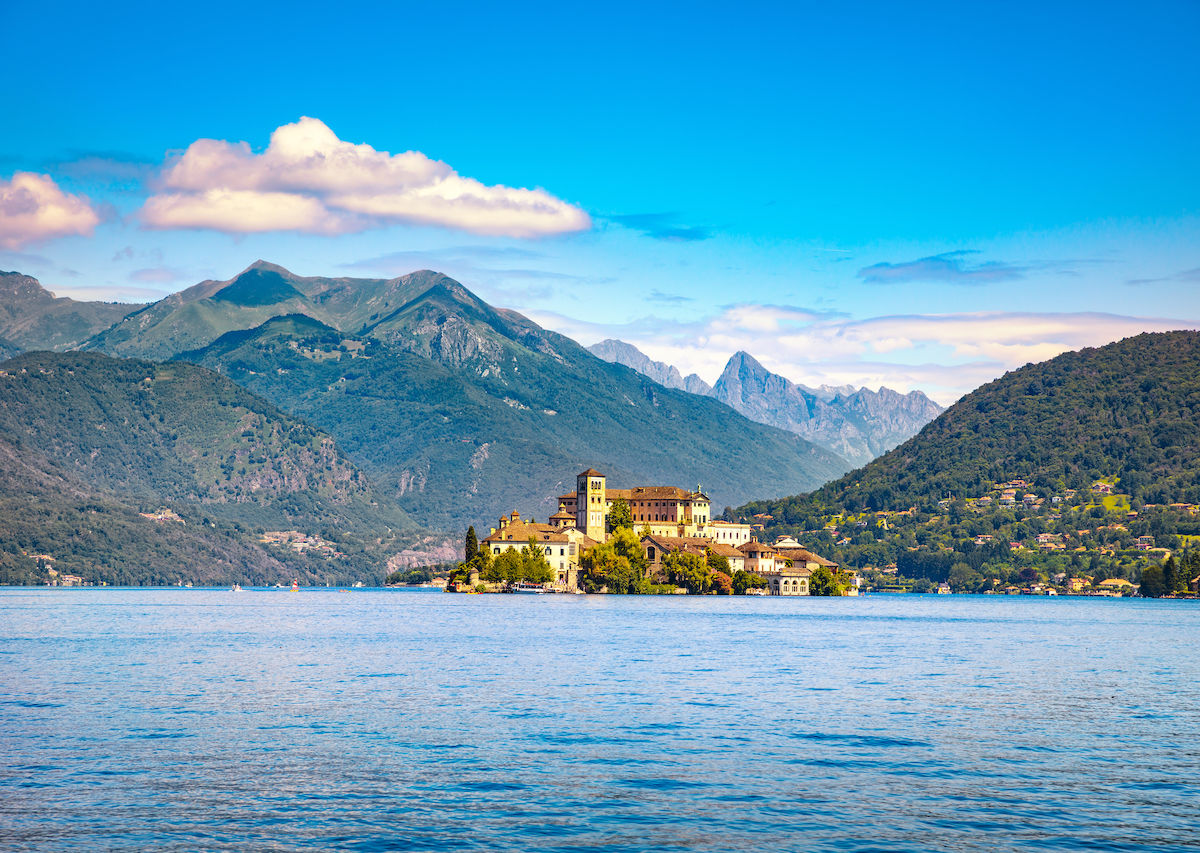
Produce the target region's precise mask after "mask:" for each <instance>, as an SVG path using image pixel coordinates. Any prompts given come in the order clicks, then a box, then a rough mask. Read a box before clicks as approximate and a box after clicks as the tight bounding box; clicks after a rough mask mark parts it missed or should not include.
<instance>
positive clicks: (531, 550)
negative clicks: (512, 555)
mask: <svg viewBox="0 0 1200 853" xmlns="http://www.w3.org/2000/svg"><path fill="white" fill-rule="evenodd" d="M519 580H524V581H529V582H530V583H549V582H550V581H552V580H554V570H553V569H552V568H550V562H549V561H548V560H547V559H546V552H545V549H544V548H543V547H542V546H541V545H540V544H538V541H537V539H535V538H533V537H532V536H531V537H529V544H528V545H526V546H525V547H524V548H522V549H521V577H520V578H519Z"/></svg>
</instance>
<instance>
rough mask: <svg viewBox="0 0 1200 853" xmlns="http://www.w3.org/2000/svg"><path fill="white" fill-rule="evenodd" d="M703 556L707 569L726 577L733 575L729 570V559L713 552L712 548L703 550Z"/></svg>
mask: <svg viewBox="0 0 1200 853" xmlns="http://www.w3.org/2000/svg"><path fill="white" fill-rule="evenodd" d="M704 555H705V557H706V558H707V560H708V567H709V568H710V569H712V570H713V571H714V572H722V573H724V574H726V575H730V576H732V575H733V571H732V570H731V569H730V568H729V558H728V557H723V556H721V555H720V554H718V553H716V552H714V551H713V549H712V548H705V549H704Z"/></svg>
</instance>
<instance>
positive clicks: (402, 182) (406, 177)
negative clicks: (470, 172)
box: [141, 117, 592, 237]
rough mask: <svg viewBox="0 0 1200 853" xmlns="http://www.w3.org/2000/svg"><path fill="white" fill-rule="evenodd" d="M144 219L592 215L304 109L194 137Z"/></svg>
mask: <svg viewBox="0 0 1200 853" xmlns="http://www.w3.org/2000/svg"><path fill="white" fill-rule="evenodd" d="M141 218H142V221H143V222H144V223H145V224H146V225H147V226H149V227H151V228H207V229H213V230H217V231H226V232H229V233H249V232H259V231H302V232H307V233H316V234H344V233H348V232H352V231H362V230H364V229H367V228H373V227H380V226H384V225H389V224H397V223H399V224H409V225H429V226H440V227H445V228H453V229H458V230H462V231H468V232H471V233H475V234H485V235H496V236H507V237H540V236H546V235H551V234H562V233H567V232H572V231H583V230H586V229H588V228H590V227H591V224H592V223H591V218H590V217H589V216H588V214H587V213H586V212H585V211H584V210H582V209H581V208H579V207H577V206H575V205H572V204H569V203H568V202H565V201H562V200H561V199H558V198H556V197H554V196H553V195H551V194H550V193H548V192H546V191H545V190H542V189H521V188H514V187H506V186H503V185H499V184H496V185H491V186H489V185H486V184H483V183H481V182H480V181H477V180H475V179H473V178H467V177H463V176H462V175H459V174H458V173H457V172H455V171H454V169H452V168H451V167H450V166H449V165H447V164H446V163H442V162H440V161H437V160H432V159H430V158H429V157H427V156H425V155H424V154H422V153H421V152H419V151H406V152H404V153H401V154H389V153H388V152H386V151H377V150H375V149H374V148H372V147H371V146H370V145H366V144H354V143H350V142H344V141H342V140H341V139H339V138H338V137H337V135H336V134H335V133H334V132H333V131H332V130H330V129H329V128H328V127H327V126H326V125H325V124H324V123H323V122H321V121H319V120H318V119H315V118H308V117H304V118H301V119H300V120H299V121H297V122H295V123H293V124H286V125H283V126H282V127H280V128H278V129H276V130H275V132H274V133H272V134H271V141H270V144H269V145H268V146H267V149H266V150H265V151H263V152H262V153H261V154H256V153H254V152H253V151H252V150H251V149H250V146H249V145H248V144H247V143H245V142H237V143H231V142H224V141H220V140H215V139H200V140H197V141H196V142H193V143H192V144H191V145H190V146H189V147H188V149H187V150H186V151H185V152H184V153H183V154H182V155H181V156H180V157H178V158H177V159H175V160H174V161H173V162H171V163H170V164H169V165H168V166H167V167H166V169H165V170H164V171H163V174H162V176H161V178H160V180H159V190H158V192H157V193H156V194H155V195H153V196H151V198H149V199H148V200H147V201H146V204H145V205H144V207H143V208H142V211H141Z"/></svg>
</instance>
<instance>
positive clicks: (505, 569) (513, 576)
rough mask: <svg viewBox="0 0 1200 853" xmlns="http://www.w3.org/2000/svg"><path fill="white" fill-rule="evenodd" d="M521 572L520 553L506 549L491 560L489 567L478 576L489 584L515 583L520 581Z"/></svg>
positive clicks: (522, 567)
mask: <svg viewBox="0 0 1200 853" xmlns="http://www.w3.org/2000/svg"><path fill="white" fill-rule="evenodd" d="M523 570H524V566H523V565H522V560H521V555H520V553H519V552H517V551H516V550H515V549H513V548H506V549H504V550H503V551H501V552H500V553H499V554H497V555H496V556H495V557H494V558H493V559H492V562H491V565H490V566H488V567H487V568H486V569H484V570H483V571H481V572H480V573H479V576H480V577H481V578H482V579H483V580H485V581H488V582H489V583H504V582H506V581H507V582H512V583H515V582H516V581H519V580H520V579H521V575H522V573H523Z"/></svg>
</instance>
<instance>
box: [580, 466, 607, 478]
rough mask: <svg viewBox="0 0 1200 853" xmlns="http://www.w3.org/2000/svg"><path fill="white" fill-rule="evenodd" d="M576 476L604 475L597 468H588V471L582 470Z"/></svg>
mask: <svg viewBox="0 0 1200 853" xmlns="http://www.w3.org/2000/svg"><path fill="white" fill-rule="evenodd" d="M576 476H579V477H603V476H604V475H603V474H601V473H600V472H599V471H597V470H596V469H595V468H588V469H587V470H586V471H582V472H580V473H579V474H577V475H576Z"/></svg>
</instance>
